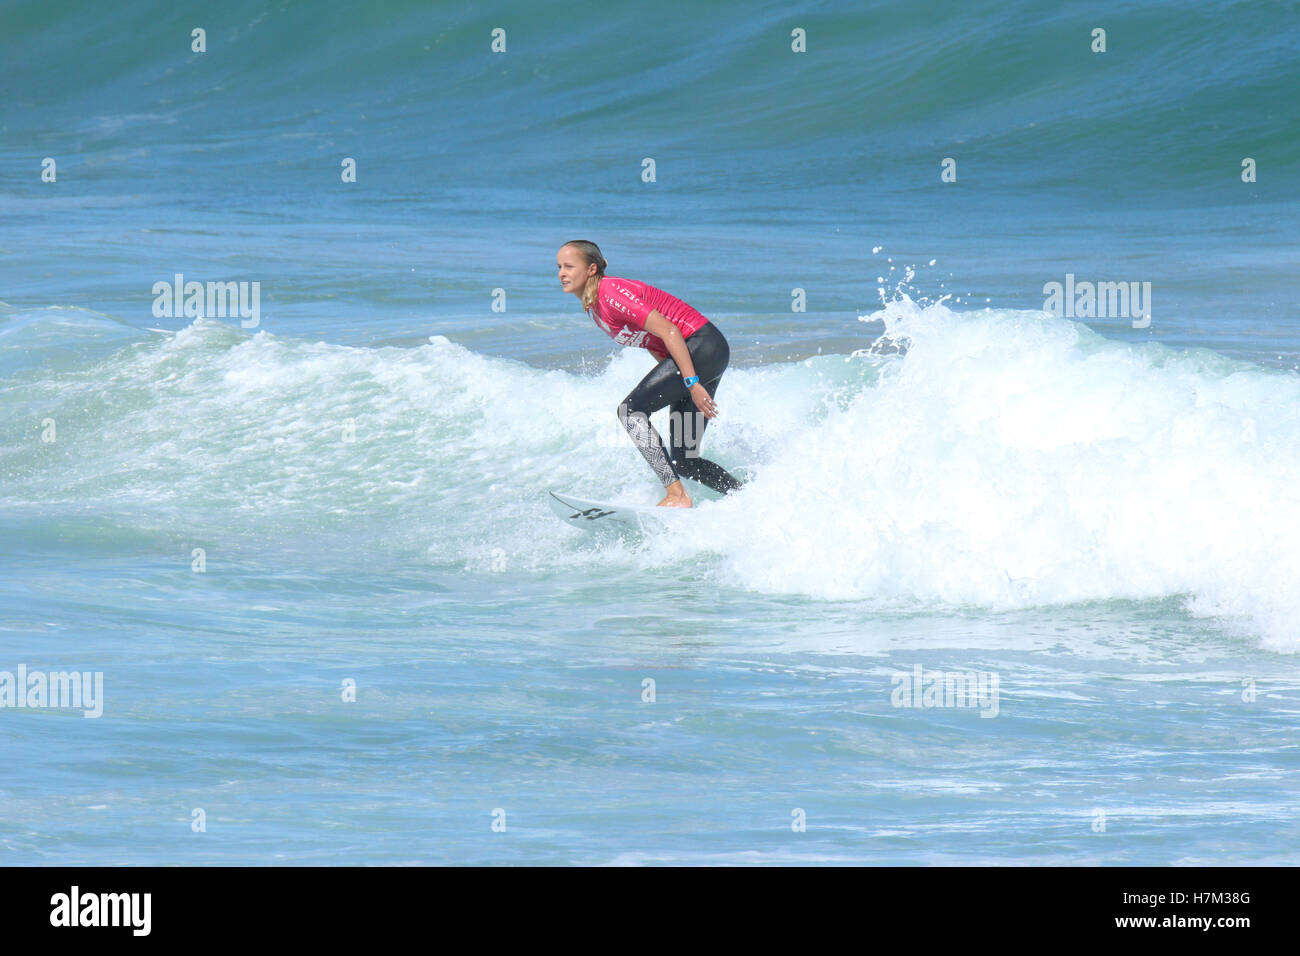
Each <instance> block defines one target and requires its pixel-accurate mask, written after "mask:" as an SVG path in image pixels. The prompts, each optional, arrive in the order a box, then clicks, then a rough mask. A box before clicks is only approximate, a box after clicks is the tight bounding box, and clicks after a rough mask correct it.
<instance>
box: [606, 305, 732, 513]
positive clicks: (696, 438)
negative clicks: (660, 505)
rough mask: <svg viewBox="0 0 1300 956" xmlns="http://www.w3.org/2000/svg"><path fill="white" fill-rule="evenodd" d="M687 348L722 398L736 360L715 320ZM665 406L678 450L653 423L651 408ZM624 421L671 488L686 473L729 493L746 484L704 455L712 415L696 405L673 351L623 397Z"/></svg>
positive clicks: (713, 392) (712, 391) (621, 412)
mask: <svg viewBox="0 0 1300 956" xmlns="http://www.w3.org/2000/svg"><path fill="white" fill-rule="evenodd" d="M686 350H687V351H688V352H690V354H691V362H693V363H694V365H695V374H696V375H698V376H699V377H700V384H701V385H703V386H704V387H705V388H706V389H708V392H709V394H710V395H711V396H713V397H714V398H716V397H717V395H718V382H719V381H720V380H721V379H722V373H723V372H724V371H726V368H727V362H728V361H729V360H730V359H731V349H730V347H729V346H728V345H727V340H726V339H725V338H724V337H723V335H722V333H721V332H720V331H718V327H717V326H715V325H714V324H713V323H712V322H709V323H708V324H706V325H703V326H701V327H700V328H699V329H697V330H696V331H695V332H694V333H693V334H692V335H691V336H690V338H688V339H687V340H686ZM665 406H669V407H670V411H669V413H668V431H669V438H670V444H671V446H672V454H669V453H668V451H667V450H666V449H665V448H664V443H663V439H662V438H660V437H659V432H657V431H656V430H655V427H654V426H653V425H651V424H650V414H651V412H657V411H659V409H661V408H663V407H665ZM618 420H619V421H620V422H622V423H623V427H624V428H626V429H627V433H628V434H629V435H631V436H632V441H633V443H634V444H635V445H636V447H637V448H638V449H639V450H640V452H641V454H642V455H644V456H645V460H646V461H648V462H649V463H650V467H651V468H653V469H654V472H655V474H656V475H657V476H658V477H659V480H660V481H662V482H663V484H664V487H665V488H666V487H668V486H669V485H671V484H672V483H673V482H675V481H677V480H678V479H680V478H691V479H693V480H695V481H698V482H701V483H702V484H705V485H708V486H709V487H710V488H712V489H713V490H714V491H720V492H722V493H723V494H729V493H731V492H733V491H736V490H737V489H739V488H740V487H741V483H740V482H739V481H737V480H736V479H735V478H734V477H732V475H731V474H730V473H729V472H728V471H727V470H726V469H725V468H723V467H721V466H720V465H716V464H714V463H713V462H711V461H709V460H708V459H707V458H701V457H700V441H701V440H702V439H703V438H704V428H705V426H706V425H707V424H708V422H709V420H708V419H707V418H705V417H704V415H703V414H702V413H701V412H698V411H696V410H695V402H694V401H693V400H692V399H691V393H690V389H688V388H687V387H686V386H685V385H683V384H682V376H681V372H680V371H679V370H678V368H677V363H676V362H675V361H673V358H672V356H671V355H670V356H669V357H668V358H666V359H664V360H663V361H662V362H660V363H659V364H658V365H656V366H655V367H654V368H652V369H651V370H650V372H649V374H647V375H646V377H645V378H643V379H641V384H639V385H638V386H637V387H636V388H634V389H632V392H631V393H630V394H629V395H628V397H627V398H625V399H623V402H622V404H620V405H619V406H618Z"/></svg>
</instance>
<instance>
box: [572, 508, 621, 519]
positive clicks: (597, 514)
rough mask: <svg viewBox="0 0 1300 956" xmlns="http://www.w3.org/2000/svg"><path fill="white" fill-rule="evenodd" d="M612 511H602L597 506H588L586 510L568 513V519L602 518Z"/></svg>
mask: <svg viewBox="0 0 1300 956" xmlns="http://www.w3.org/2000/svg"><path fill="white" fill-rule="evenodd" d="M613 513H614V512H613V511H602V510H601V509H599V508H588V509H587V510H586V511H575V512H574V513H573V514H571V515H569V519H570V520H572V519H574V518H586V519H587V520H588V521H594V520H596V519H597V518H603V517H605V515H612V514H613Z"/></svg>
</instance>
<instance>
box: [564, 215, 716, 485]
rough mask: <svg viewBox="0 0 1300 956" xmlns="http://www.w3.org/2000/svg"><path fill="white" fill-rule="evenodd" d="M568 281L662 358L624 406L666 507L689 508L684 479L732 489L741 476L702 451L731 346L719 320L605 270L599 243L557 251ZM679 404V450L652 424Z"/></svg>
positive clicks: (621, 413) (591, 310) (610, 322)
mask: <svg viewBox="0 0 1300 956" xmlns="http://www.w3.org/2000/svg"><path fill="white" fill-rule="evenodd" d="M555 264H556V267H557V268H558V269H559V270H560V285H561V287H562V288H563V289H564V291H565V292H572V293H573V294H574V295H575V296H577V297H578V301H579V302H581V303H582V307H583V309H584V310H585V311H586V313H587V314H588V315H590V316H591V317H592V319H594V320H595V322H596V324H597V325H599V326H600V327H601V328H602V329H604V331H605V332H606V334H608V335H609V337H610V338H612V339H613V340H614V341H615V342H617V343H619V344H620V345H639V346H640V347H641V348H643V349H646V350H647V351H649V352H650V354H651V355H653V356H654V357H655V358H657V359H658V360H659V364H658V365H656V366H655V367H654V368H652V369H651V370H650V372H649V373H648V374H647V375H646V377H645V378H643V379H641V384H639V385H638V386H637V387H636V388H634V389H632V391H631V393H630V394H629V395H628V396H627V398H625V399H623V401H622V403H621V404H620V405H619V406H618V420H619V421H620V422H622V423H623V427H624V428H626V429H627V433H628V434H629V435H631V436H632V442H633V443H634V444H635V445H636V447H637V448H638V449H640V451H641V454H642V455H644V456H645V460H646V461H648V462H649V463H650V467H651V468H653V469H654V472H655V474H656V475H657V476H658V477H659V480H660V481H662V482H663V484H664V490H665V492H666V495H665V497H664V500H663V501H661V502H659V504H660V506H662V507H671V508H689V507H690V506H691V499H690V496H689V495H688V494H686V489H685V488H684V487H682V478H691V479H694V480H695V481H698V482H701V483H703V484H705V485H708V486H709V487H710V488H712V489H713V490H714V491H720V492H722V493H723V494H729V493H731V492H733V491H735V490H737V489H738V488H740V486H741V483H740V482H739V481H737V480H736V479H735V478H733V477H732V476H731V475H730V474H729V473H728V472H727V470H726V469H725V468H722V467H721V466H719V465H716V464H714V463H713V462H711V461H709V460H708V459H707V458H701V457H700V451H699V448H700V440H701V439H702V438H703V437H704V427H705V425H707V424H708V419H710V418H713V417H714V416H716V415H717V414H718V406H717V405H715V404H714V403H713V396H714V394H715V393H716V392H717V390H718V381H719V380H720V379H721V378H722V373H723V371H725V370H726V368H727V361H728V360H729V359H730V358H731V349H730V348H728V346H727V340H726V339H725V338H723V336H722V333H721V332H720V331H718V327H717V326H716V325H714V324H713V323H712V322H710V321H709V320H708V319H706V318H705V317H704V316H702V315H700V313H698V312H696V311H695V310H694V309H693V308H691V307H690V306H689V305H687V304H686V303H685V302H683V301H682V300H681V299H676V298H673V297H672V296H671V295H669V294H668V293H667V292H663V291H661V290H659V289H656V288H655V287H654V286H652V285H647V284H646V283H644V282H637V281H636V280H634V279H620V278H618V277H617V276H607V275H605V268H606V265H607V264H606V262H605V258H604V256H602V255H601V254H600V249H599V248H598V247H597V246H596V244H595V243H594V242H587V241H586V240H585V239H578V240H575V241H573V242H566V243H565V244H564V245H562V246H561V247H560V251H559V253H558V254H557V255H556V262H555ZM665 406H671V411H670V412H669V415H668V422H669V436H670V442H669V444H670V445H671V448H672V452H671V454H670V453H669V452H668V451H667V450H665V448H664V443H663V439H661V438H660V437H659V433H658V432H657V431H655V428H654V426H653V425H651V424H650V413H651V412H657V411H658V410H659V409H661V408H663V407H665Z"/></svg>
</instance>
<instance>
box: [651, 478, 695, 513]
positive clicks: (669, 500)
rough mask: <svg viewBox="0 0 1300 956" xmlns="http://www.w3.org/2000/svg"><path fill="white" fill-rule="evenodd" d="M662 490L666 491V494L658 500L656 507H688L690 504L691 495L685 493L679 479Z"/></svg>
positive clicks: (684, 488) (684, 487)
mask: <svg viewBox="0 0 1300 956" xmlns="http://www.w3.org/2000/svg"><path fill="white" fill-rule="evenodd" d="M664 491H666V492H668V496H667V497H666V498H664V500H663V501H661V502H659V504H658V505H657V506H656V507H659V508H689V507H690V506H691V496H690V495H688V494H687V493H686V486H685V485H683V484H682V483H681V480H680V479H679V480H677V481H674V482H673V483H672V484H671V485H668V486H666V487H665V488H664Z"/></svg>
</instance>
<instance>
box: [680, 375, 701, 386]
mask: <svg viewBox="0 0 1300 956" xmlns="http://www.w3.org/2000/svg"><path fill="white" fill-rule="evenodd" d="M699 380H700V377H699V376H698V375H692V376H691V377H690V378H684V379H682V384H683V385H685V386H686V387H687V388H690V387H691V386H692V385H694V384H695V383H696V382H698V381H699Z"/></svg>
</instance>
